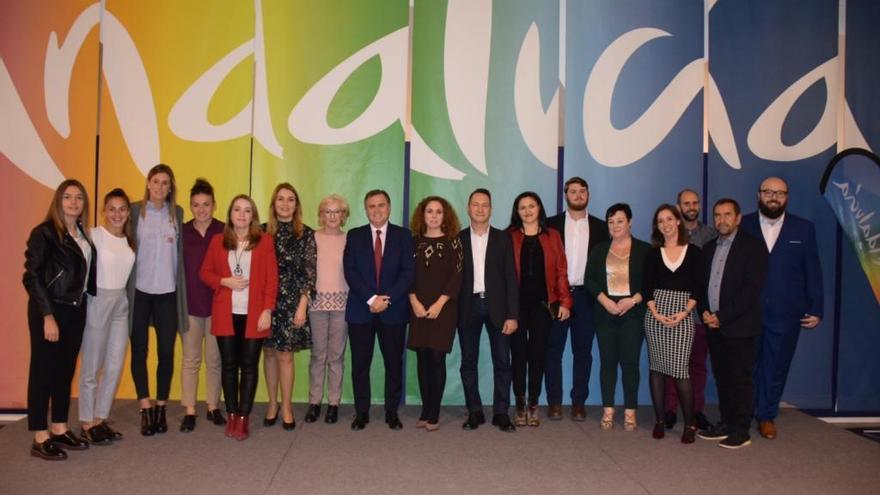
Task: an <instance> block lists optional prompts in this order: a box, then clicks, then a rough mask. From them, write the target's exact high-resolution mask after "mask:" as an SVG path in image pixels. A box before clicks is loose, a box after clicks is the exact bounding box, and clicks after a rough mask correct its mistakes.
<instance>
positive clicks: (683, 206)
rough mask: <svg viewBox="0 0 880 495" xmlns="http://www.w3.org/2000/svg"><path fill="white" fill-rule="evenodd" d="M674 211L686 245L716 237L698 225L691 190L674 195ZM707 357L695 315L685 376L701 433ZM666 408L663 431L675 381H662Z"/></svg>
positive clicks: (669, 422)
mask: <svg viewBox="0 0 880 495" xmlns="http://www.w3.org/2000/svg"><path fill="white" fill-rule="evenodd" d="M676 203H677V205H678V211H680V212H681V217H682V220H683V223H684V228H685V230H686V231H687V233H688V237H689V238H690V243H691V244H694V245H695V246H697V247H699V248H700V249H703V246H705V245H706V244H708V243H709V241H711V240H713V239H715V238H716V237H718V231H717V230H715V228H714V227H712V226H710V225H706V224H704V223H702V222H700V195H699V194H697V192H696V191H694V190H693V189H683V190H682V191H681V192H680V193H678V198H677V200H676ZM708 356H709V346H708V343H707V342H706V326H705V325H703V322H702V321H701V320H700V318H699V315H698V314H696V313H695V314H694V343H693V345H692V347H691V355H690V366H689V375H690V377H691V382H692V383H693V387H694V413H695V414H694V417H695V419H696V421H697V427H698V428H699V429H701V430H705V429H707V428H709V426H710V425H709V421H708V420H707V419H706V415H705V414H703V408H704V407H705V404H706V393H705V392H706V358H707V357H708ZM663 402H664V404H665V405H666V417H665V418H664V419H665V423H666V428H667V429H669V430H671V429H672V428H673V427H674V426H675V422H676V420H677V419H678V418H677V417H676V415H675V411H676V410H677V409H678V394H677V393H676V391H675V380H674V379H672V378H671V377H666V387H665V399H664V401H663Z"/></svg>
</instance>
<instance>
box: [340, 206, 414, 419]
mask: <svg viewBox="0 0 880 495" xmlns="http://www.w3.org/2000/svg"><path fill="white" fill-rule="evenodd" d="M364 208H365V209H366V212H367V218H368V219H369V221H370V223H368V224H367V225H364V226H362V227H358V228H356V229H352V230H350V231H349V232H348V236H347V237H346V243H345V252H344V253H343V257H342V265H343V270H344V272H345V281H346V282H348V288H349V290H348V301H346V305H345V320H346V321H347V322H348V339H349V342H350V345H351V381H352V386H353V388H354V408H355V413H356V414H355V418H354V421H352V423H351V429H352V430H363V429H364V428H365V427H366V426H367V423H369V422H370V364H371V363H372V361H373V347H374V346H375V340H376V337H377V336H378V339H379V350H380V351H381V352H382V358H383V360H384V361H385V423H386V424H388V427H389V428H391V429H392V430H399V429H401V428H402V427H403V425H402V424H401V422H400V418H399V417H398V415H397V409H398V407H399V406H400V399H401V395H402V389H403V387H402V383H403V353H404V349H405V342H406V324H407V322H408V321H409V301H408V296H407V294H408V293H409V290H410V287H411V286H412V283H413V276H414V266H413V244H412V234H411V233H410V231H409V230H407V229H405V228H402V227H398V226H397V225H392V224H391V223H389V222H388V216H389V214H390V212H391V198H389V197H388V193H386V192H385V191H382V190H379V189H376V190H372V191H370V192H368V193H367V194H366V196H365V197H364Z"/></svg>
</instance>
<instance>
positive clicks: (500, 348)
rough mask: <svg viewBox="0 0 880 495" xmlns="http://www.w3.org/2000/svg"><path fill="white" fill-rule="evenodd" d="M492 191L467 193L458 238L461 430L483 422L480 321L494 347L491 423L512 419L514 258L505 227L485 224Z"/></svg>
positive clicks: (505, 426) (505, 425)
mask: <svg viewBox="0 0 880 495" xmlns="http://www.w3.org/2000/svg"><path fill="white" fill-rule="evenodd" d="M491 215H492V196H491V195H490V193H489V191H487V190H486V189H477V190H475V191H474V192H472V193H471V195H470V197H469V198H468V216H469V217H470V220H471V224H470V226H469V227H468V228H466V229H464V230H462V231H461V232H460V233H459V235H458V238H459V239H460V240H461V246H462V250H463V251H464V267H463V270H462V280H461V293H460V294H459V299H458V343H459V345H460V346H461V382H462V388H463V389H464V396H465V404H466V405H467V409H468V419H467V421H465V422H464V424H463V425H462V428H464V429H465V430H475V429H477V428H479V426H480V425H481V424H483V423H485V422H486V418H485V416H484V415H483V403H482V401H481V399H480V390H479V373H478V372H477V364H478V361H479V357H480V337H481V335H482V333H483V326H485V327H486V333H487V334H488V335H489V346H490V348H491V350H492V368H493V377H494V384H495V387H494V393H493V404H492V410H493V415H492V425H494V426H496V427H498V429H499V430H500V431H504V432H512V431H515V430H516V427H515V426H514V425H513V423H511V421H510V415H509V414H508V409H509V407H510V381H511V369H510V335H511V334H512V333H514V332H515V331H516V330H517V317H518V316H519V284H518V283H517V280H516V268H515V267H514V263H513V245H512V243H511V240H510V236H509V235H507V233H506V232H503V231H501V230H498V229H496V228H494V227H492V226H491V225H490V224H489V217H490V216H491Z"/></svg>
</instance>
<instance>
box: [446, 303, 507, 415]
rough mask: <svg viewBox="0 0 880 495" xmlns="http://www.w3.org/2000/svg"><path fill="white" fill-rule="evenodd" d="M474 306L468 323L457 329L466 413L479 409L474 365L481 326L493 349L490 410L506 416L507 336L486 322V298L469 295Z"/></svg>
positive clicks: (477, 356)
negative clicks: (493, 386) (484, 327)
mask: <svg viewBox="0 0 880 495" xmlns="http://www.w3.org/2000/svg"><path fill="white" fill-rule="evenodd" d="M472 297H473V298H474V299H473V304H472V306H471V314H470V315H468V318H467V323H466V324H465V325H464V327H463V328H461V327H460V328H459V329H458V343H459V345H460V346H461V368H460V371H461V383H462V387H463V388H464V398H465V404H466V405H467V409H468V412H477V411H480V410H482V407H483V402H482V401H481V400H480V388H479V380H478V374H477V362H478V361H479V359H480V334H481V333H482V331H483V325H484V324H485V325H486V331H487V332H488V334H489V347H490V348H491V349H492V366H493V368H494V378H495V391H494V394H493V406H492V409H493V411H494V413H495V414H507V409H508V408H509V407H510V379H511V378H510V336H509V335H504V334H502V333H501V329H500V328H498V327H496V326H495V325H493V324H492V321H491V320H490V319H489V306H488V304H487V303H486V300H485V299H482V298H480V297H479V296H477V295H474V296H472Z"/></svg>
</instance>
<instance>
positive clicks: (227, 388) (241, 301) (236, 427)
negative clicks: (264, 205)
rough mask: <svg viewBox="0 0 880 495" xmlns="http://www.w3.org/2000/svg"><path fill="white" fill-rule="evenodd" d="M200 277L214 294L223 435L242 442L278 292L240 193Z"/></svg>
mask: <svg viewBox="0 0 880 495" xmlns="http://www.w3.org/2000/svg"><path fill="white" fill-rule="evenodd" d="M199 276H200V277H201V279H202V281H203V282H205V284H206V285H207V286H208V287H210V288H211V289H213V290H214V300H213V302H212V306H211V333H212V334H214V335H215V336H216V337H217V344H218V346H219V347H220V361H221V364H222V374H221V380H222V383H223V396H224V399H225V400H226V413H227V414H228V415H229V421H228V422H227V424H226V436H228V437H233V438H236V439H238V440H244V439H246V438H247V437H248V436H249V434H250V427H249V422H248V416H249V415H250V413H251V408H252V407H253V404H254V395H255V394H256V392H257V381H258V379H259V373H258V372H257V365H258V364H259V362H260V350H261V348H262V346H263V339H264V338H266V337H268V335H269V328H270V325H271V322H272V310H273V309H274V308H275V297H276V294H277V293H278V263H277V262H276V261H275V246H274V244H273V243H272V239H271V237H269V235H267V234H264V233H263V231H262V230H260V218H259V215H258V213H257V206H256V205H255V204H254V201H253V200H252V199H251V198H250V197H249V196H247V195H244V194H240V195H238V196H236V197H235V198H234V199H233V200H232V203H230V205H229V211H228V213H227V215H226V227H225V228H224V230H223V234H222V235H221V234H217V235H215V236H214V238H213V239H211V244H210V246H208V252H207V254H206V255H205V261H204V262H203V263H202V269H201V270H200V271H199Z"/></svg>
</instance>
